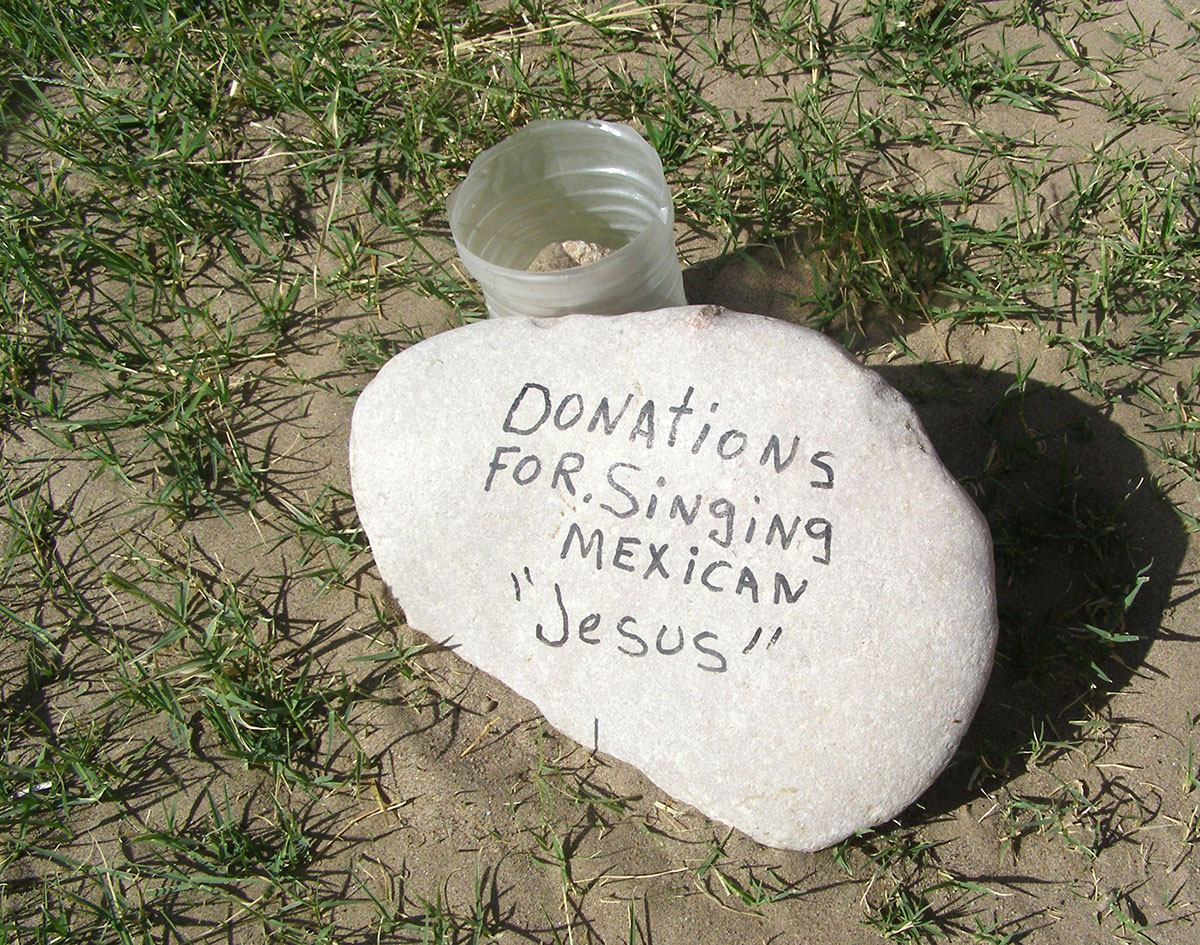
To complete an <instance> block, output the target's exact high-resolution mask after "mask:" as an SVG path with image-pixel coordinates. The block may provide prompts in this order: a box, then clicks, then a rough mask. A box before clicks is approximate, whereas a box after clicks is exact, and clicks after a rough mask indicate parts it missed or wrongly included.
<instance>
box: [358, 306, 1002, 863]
mask: <svg viewBox="0 0 1200 945" xmlns="http://www.w3.org/2000/svg"><path fill="white" fill-rule="evenodd" d="M350 467H351V476H352V483H353V489H354V496H355V501H356V503H357V507H358V513H359V517H360V519H361V521H362V524H363V527H364V528H365V529H366V532H367V535H368V537H369V538H370V541H371V548H372V550H373V551H374V554H375V560H376V562H377V563H378V566H379V571H380V574H381V575H382V577H383V579H384V581H385V582H386V583H387V585H388V586H389V587H390V588H391V590H392V592H393V593H394V594H395V596H396V598H397V599H398V600H399V602H400V604H401V605H402V606H403V607H404V610H405V613H406V614H407V617H408V621H409V623H410V624H411V625H412V626H413V627H415V628H416V629H418V630H421V631H422V632H424V633H425V634H427V635H428V636H430V637H432V638H434V639H436V640H438V641H446V642H448V643H449V644H450V645H452V646H454V647H456V652H457V653H458V654H459V655H460V656H462V657H463V658H465V659H467V660H468V661H470V662H471V663H473V664H474V665H476V666H478V667H479V668H480V669H482V670H484V671H486V672H488V673H490V674H492V675H493V676H495V677H497V678H498V679H500V680H501V681H502V682H504V683H506V684H507V685H509V686H511V687H512V688H513V689H514V690H516V691H517V692H518V693H520V694H521V695H523V696H525V697H527V698H529V699H531V700H532V701H533V702H534V703H536V704H537V705H538V706H539V708H540V709H541V710H542V712H543V713H544V714H545V716H546V718H547V719H548V720H549V721H550V722H551V723H552V724H553V725H555V726H556V727H557V728H559V729H560V730H562V731H563V732H564V733H566V734H567V735H569V736H570V737H572V738H574V739H576V740H577V741H579V742H580V743H582V744H583V745H585V746H587V747H589V748H591V747H597V748H598V749H599V750H601V751H604V752H607V753H608V754H611V755H614V756H616V757H618V758H620V759H623V760H624V761H627V762H629V763H631V764H633V765H635V766H637V767H638V768H640V769H641V770H642V771H643V772H644V773H645V774H646V775H647V776H648V777H649V778H650V779H651V780H652V781H654V782H655V783H656V784H657V785H659V787H661V788H662V789H663V790H665V791H666V792H668V793H669V794H671V795H673V796H674V797H676V798H678V799H680V800H683V801H686V802H688V803H690V804H693V805H694V806H695V807H697V808H699V809H700V810H701V811H703V812H704V813H705V814H707V815H709V816H711V817H713V818H715V819H717V820H720V821H723V822H724V823H726V824H729V825H732V826H734V827H737V828H739V829H741V830H744V831H745V832H746V833H748V834H750V835H751V836H752V837H755V838H756V839H758V840H760V841H762V842H763V843H766V844H769V845H771V846H777V847H785V848H791V849H801V850H813V849H818V848H821V847H824V846H827V845H829V844H831V843H835V842H837V841H839V840H841V839H843V838H844V837H846V836H848V835H850V834H852V833H854V832H855V831H858V830H861V829H863V828H866V827H869V826H872V825H875V824H878V823H880V822H882V821H885V820H887V819H889V818H891V817H894V816H895V815H897V814H899V813H900V812H901V811H902V810H903V809H904V808H905V807H906V806H908V805H909V804H910V803H912V802H913V801H914V800H916V798H917V797H918V796H919V795H920V794H921V793H922V792H923V791H924V790H925V789H926V788H927V787H928V786H929V785H930V783H931V782H932V781H933V780H934V779H935V778H936V777H937V775H938V774H939V773H940V772H941V771H942V769H943V768H944V767H945V765H946V764H947V763H948V762H949V761H950V758H951V756H952V755H953V753H954V751H955V748H956V746H957V745H958V743H959V740H960V739H961V738H962V735H963V733H964V732H965V731H966V728H967V725H968V723H969V722H970V720H971V716H972V714H973V713H974V711H975V708H976V706H977V705H978V702H979V699H980V696H981V695H982V692H983V688H984V685H985V683H986V681H987V677H988V673H989V670H990V667H991V662H992V654H993V649H994V645H995V635H996V608H995V585H994V577H993V571H992V550H991V542H990V539H989V535H988V530H987V527H986V524H985V523H984V521H983V519H982V517H981V516H980V514H979V512H978V511H977V510H976V508H975V507H974V505H973V504H972V503H971V501H970V499H968V498H967V496H966V494H965V493H964V492H963V491H962V490H961V489H960V488H959V486H958V485H957V484H956V483H955V482H954V480H953V479H952V478H951V476H950V475H949V474H948V473H947V472H946V470H945V468H944V467H943V466H942V465H941V463H940V462H939V461H938V459H937V457H936V456H935V454H934V452H933V449H932V447H931V446H930V444H929V441H928V439H927V438H926V436H925V434H924V432H923V430H922V429H921V425H920V423H919V422H918V420H917V417H916V415H915V414H914V413H913V411H912V408H911V407H909V405H908V404H907V403H906V402H905V401H904V400H903V399H902V398H901V397H900V395H899V394H897V393H896V392H895V391H894V390H892V388H890V387H888V386H887V384H885V383H884V382H883V381H882V380H881V379H880V378H879V377H878V376H876V375H875V374H873V373H872V372H870V371H868V370H866V369H864V368H862V367H861V366H859V365H858V364H857V363H856V362H855V361H854V360H853V359H852V358H850V357H849V356H848V355H847V354H846V353H845V352H844V351H843V350H842V349H841V348H839V347H838V346H837V345H836V344H834V343H833V342H831V341H830V340H828V339H827V338H825V337H824V336H822V335H820V334H818V333H815V332H812V331H809V330H806V329H803V328H799V327H797V326H795V325H791V324H787V323H784V322H779V321H774V320H771V319H766V318H762V317H759V316H755V315H746V314H740V313H733V312H724V311H721V310H719V309H714V308H711V307H705V308H698V307H688V308H677V309H665V310H662V311H656V312H645V313H635V314H631V315H623V316H616V317H594V316H585V315H572V316H567V317H565V318H560V319H525V318H506V319H497V320H492V321H486V322H479V323H477V324H473V325H469V326H467V327H464V328H458V329H455V330H453V331H450V332H446V333H445V334H442V335H438V336H436V337H434V338H432V339H430V340H428V341H425V342H422V343H421V344H419V345H416V346H415V347H413V348H410V349H408V350H407V351H405V352H403V353H402V354H400V355H398V356H396V357H395V358H394V359H393V360H392V361H391V362H389V363H388V364H387V365H386V366H385V367H384V368H383V370H382V371H381V372H380V373H379V376H378V377H377V378H376V379H375V380H374V381H372V383H371V384H370V385H369V386H368V387H367V389H366V390H365V391H364V392H363V394H362V396H361V397H360V398H359V401H358V404H357V405H356V408H355V412H354V420H353V425H352V430H351V441H350ZM777 467H782V468H778V469H777ZM564 621H565V622H564Z"/></svg>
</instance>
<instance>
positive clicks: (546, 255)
mask: <svg viewBox="0 0 1200 945" xmlns="http://www.w3.org/2000/svg"><path fill="white" fill-rule="evenodd" d="M611 254H612V250H611V249H608V248H607V247H604V246H601V245H599V244H598V243H587V242H584V241H583V240H563V241H562V242H561V243H550V244H548V245H547V246H545V247H543V249H542V250H541V252H539V253H538V254H537V255H536V256H535V257H534V258H533V262H531V263H530V264H529V267H528V269H527V270H526V271H527V272H557V271H558V270H561V269H574V268H575V267H577V266H586V265H587V264H588V263H594V262H597V261H598V260H601V259H603V258H604V257H605V256H609V255H611Z"/></svg>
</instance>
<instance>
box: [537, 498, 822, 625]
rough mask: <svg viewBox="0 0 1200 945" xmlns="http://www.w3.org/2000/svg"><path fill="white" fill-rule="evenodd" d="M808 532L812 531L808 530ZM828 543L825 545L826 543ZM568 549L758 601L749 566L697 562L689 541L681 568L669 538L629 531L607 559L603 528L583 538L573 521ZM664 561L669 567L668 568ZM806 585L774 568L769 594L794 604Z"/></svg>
mask: <svg viewBox="0 0 1200 945" xmlns="http://www.w3.org/2000/svg"><path fill="white" fill-rule="evenodd" d="M815 521H820V522H822V523H824V524H823V529H824V532H825V534H826V537H828V533H829V529H830V528H831V526H830V525H829V523H828V522H827V521H825V520H824V519H812V520H810V524H811V523H812V522H815ZM809 534H810V535H812V532H809ZM827 547H828V546H827ZM572 551H577V552H578V554H579V556H580V557H581V558H582V559H583V560H585V561H587V560H589V559H590V560H593V561H594V562H595V564H596V570H597V571H600V570H603V569H604V567H605V566H606V565H607V566H608V567H610V568H614V569H616V570H618V571H625V572H628V573H629V574H639V573H640V574H641V576H642V580H649V579H650V578H651V577H657V578H659V579H660V580H671V579H672V578H674V579H675V580H681V581H682V582H683V583H684V584H691V583H692V582H693V581H695V582H696V583H697V584H698V585H699V586H700V587H703V588H706V589H707V590H709V591H712V592H713V593H714V594H721V593H723V592H725V591H732V592H733V593H734V594H736V595H738V596H744V597H746V598H747V599H749V600H750V601H753V602H754V603H756V604H757V603H758V602H759V591H760V583H759V579H758V575H756V574H755V573H754V571H753V569H751V568H750V567H749V566H747V565H743V566H742V567H741V569H740V570H739V569H738V568H737V567H736V566H735V565H734V564H733V563H732V562H730V561H725V560H717V561H707V562H704V563H703V564H699V565H698V564H697V557H696V556H697V555H699V553H700V549H699V548H698V547H697V546H695V545H692V546H691V547H690V548H689V549H688V558H687V563H686V564H685V565H684V566H683V570H682V572H681V571H680V570H679V566H678V565H677V564H676V561H677V559H678V558H680V557H681V556H680V555H678V554H671V545H670V543H669V542H662V543H661V544H655V543H654V542H652V541H647V542H646V543H645V544H644V545H643V542H642V539H640V538H636V537H634V536H633V535H622V536H620V537H619V538H618V539H617V541H616V546H615V547H613V549H612V556H611V559H610V558H609V556H607V555H605V553H604V532H603V531H602V530H601V529H599V528H597V529H594V530H593V531H592V534H591V535H590V536H588V537H587V538H585V537H584V534H583V529H581V528H580V527H579V524H578V523H577V522H572V523H571V525H570V527H569V528H568V529H567V537H566V538H565V539H564V540H563V545H562V551H561V552H560V554H559V558H561V559H562V560H564V561H565V560H566V559H567V557H568V556H569V555H570V554H571V552H572ZM813 560H814V561H819V562H821V563H823V564H827V563H828V560H827V559H826V560H822V559H821V558H819V557H817V556H815V555H814V556H813ZM668 565H669V566H670V568H669V569H668ZM770 586H771V585H768V587H767V588H764V589H763V590H764V596H763V600H767V596H766V594H767V593H769V592H770V591H769V588H770ZM807 589H808V581H807V580H802V581H800V583H799V584H797V585H796V586H795V587H793V586H792V583H791V581H789V580H788V577H787V575H785V574H783V573H782V572H780V571H776V572H775V578H774V596H773V597H772V598H771V599H772V600H773V602H774V603H776V604H782V603H787V604H794V603H796V601H798V600H799V599H800V595H801V594H803V593H804V592H805V591H806V590H807Z"/></svg>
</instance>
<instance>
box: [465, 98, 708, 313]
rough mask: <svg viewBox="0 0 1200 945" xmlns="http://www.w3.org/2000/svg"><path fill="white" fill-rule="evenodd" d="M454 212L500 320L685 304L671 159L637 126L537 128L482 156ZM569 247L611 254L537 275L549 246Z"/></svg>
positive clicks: (472, 266)
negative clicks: (667, 170) (535, 267)
mask: <svg viewBox="0 0 1200 945" xmlns="http://www.w3.org/2000/svg"><path fill="white" fill-rule="evenodd" d="M447 211H448V217H449V221H450V231H451V233H452V234H453V236H454V243H455V246H457V248H458V253H459V256H460V257H461V258H462V261H463V264H464V265H465V266H466V267H467V270H468V271H469V272H470V273H471V275H472V276H474V277H475V279H476V280H478V282H479V284H480V286H481V288H482V289H483V296H484V300H485V302H486V303H487V308H488V314H489V315H491V316H493V317H495V316H500V315H535V316H554V315H569V314H574V313H580V312H582V313H588V314H592V315H617V314H622V313H625V312H633V311H647V310H651V309H657V308H664V307H669V306H674V305H682V304H684V303H685V301H686V300H685V298H684V294H683V274H682V272H681V271H680V266H679V257H678V255H677V254H676V251H675V226H674V225H675V213H674V208H673V206H672V203H671V192H670V190H669V189H668V187H667V182H666V178H665V177H664V176H663V169H662V162H661V160H659V157H658V154H657V153H656V152H655V151H654V149H653V148H652V147H650V145H649V144H648V143H647V142H646V141H645V140H644V139H643V138H642V137H641V136H640V135H639V134H638V133H637V132H636V131H634V130H633V129H632V128H630V127H628V126H626V125H620V124H615V123H612V122H605V121H535V122H532V123H531V124H529V125H526V126H525V127H524V128H522V129H521V130H520V131H518V132H517V133H516V134H514V135H512V136H511V137H509V138H507V139H506V140H504V141H502V142H501V143H500V144H498V145H496V146H495V147H493V148H490V149H488V150H487V151H484V152H483V153H482V154H481V155H479V157H477V158H476V159H475V161H474V163H473V164H472V165H471V168H470V170H469V172H468V173H467V177H466V179H465V180H464V181H463V182H462V184H461V185H459V187H458V188H457V189H456V190H455V191H454V193H453V194H451V196H450V200H449V202H448V204H447ZM567 241H582V242H585V243H592V244H595V245H597V246H602V247H605V248H607V249H609V250H612V252H611V253H610V254H609V255H607V256H604V257H603V258H601V259H598V260H596V261H594V262H589V263H587V264H586V265H581V266H577V267H575V268H570V269H563V270H559V271H553V272H529V271H528V269H529V267H530V265H531V264H533V262H534V260H535V259H536V258H537V257H538V255H539V253H541V252H542V251H543V250H544V249H545V248H546V247H547V246H548V245H549V244H552V243H559V242H567Z"/></svg>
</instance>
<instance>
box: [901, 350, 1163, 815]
mask: <svg viewBox="0 0 1200 945" xmlns="http://www.w3.org/2000/svg"><path fill="white" fill-rule="evenodd" d="M878 372H879V373H880V374H881V375H882V376H883V377H884V378H885V379H886V380H887V381H888V382H889V383H890V384H892V386H893V387H895V388H897V389H898V390H900V391H901V392H902V393H903V394H904V395H905V396H906V397H907V398H908V399H909V401H910V402H911V403H912V404H913V406H914V407H915V408H916V410H917V413H918V414H919V415H920V417H921V421H922V423H923V424H924V426H925V429H926V431H927V432H928V434H929V436H930V439H931V440H932V441H933V443H934V446H935V447H936V448H937V451H938V454H939V455H940V456H941V458H942V461H943V462H944V463H945V464H946V466H947V467H948V468H949V470H950V471H951V473H952V474H953V475H954V476H955V478H957V479H958V481H959V482H960V483H962V484H963V485H964V486H965V487H966V488H967V490H968V491H969V492H970V493H971V495H972V497H973V498H974V499H975V502H976V504H977V505H978V506H979V508H980V509H981V511H982V512H983V513H984V515H985V517H986V518H987V520H988V525H989V526H990V528H991V533H992V541H993V544H994V547H995V554H996V572H997V575H996V578H997V590H998V601H999V611H1000V640H999V644H998V648H997V658H996V664H995V668H994V670H993V672H992V678H991V681H990V683H989V685H988V689H987V691H986V693H985V695H984V698H983V702H982V704H981V705H980V707H979V710H978V712H977V714H976V717H975V721H974V723H973V725H972V727H971V731H970V733H969V734H968V736H967V738H966V741H965V743H964V745H963V755H962V759H961V760H962V762H963V763H960V764H958V765H955V766H954V767H952V768H951V769H950V771H948V772H947V773H946V774H945V775H943V776H942V778H941V779H940V780H939V781H938V782H937V784H935V785H934V787H933V788H932V789H931V791H930V792H928V794H927V795H926V796H925V798H924V799H923V802H922V804H923V806H924V807H925V809H926V814H927V815H928V814H929V813H932V814H935V815H936V814H938V813H941V812H944V811H946V810H951V809H954V808H956V807H958V806H960V805H961V804H963V803H965V802H966V801H967V800H969V798H970V791H969V786H970V784H971V782H972V781H973V780H974V779H975V778H976V777H977V776H978V775H979V774H980V773H983V774H984V775H995V776H998V777H999V778H1000V779H1001V780H1002V781H1004V782H1007V781H1009V780H1012V779H1013V778H1016V777H1018V776H1019V775H1020V774H1022V773H1023V772H1024V770H1025V766H1026V762H1027V761H1028V752H1029V750H1030V748H1031V746H1032V745H1034V744H1036V743H1038V742H1044V743H1051V748H1050V751H1052V752H1053V751H1054V749H1053V747H1052V743H1054V742H1071V741H1075V740H1077V739H1078V738H1080V737H1081V735H1082V732H1081V731H1080V728H1081V726H1082V725H1086V724H1087V720H1088V718H1089V716H1102V715H1103V710H1104V707H1105V705H1106V703H1107V702H1108V700H1109V697H1110V695H1111V694H1112V693H1115V692H1119V691H1121V690H1122V689H1124V688H1125V687H1126V686H1127V685H1129V683H1130V681H1131V680H1132V679H1133V678H1134V677H1135V676H1138V675H1146V674H1150V675H1153V674H1154V670H1153V668H1152V667H1150V666H1149V665H1148V664H1147V663H1146V655H1147V652H1148V650H1149V648H1150V646H1151V644H1152V643H1153V642H1154V641H1155V640H1156V639H1161V638H1163V637H1165V636H1166V635H1168V631H1166V630H1164V629H1163V627H1162V617H1163V612H1164V610H1165V609H1166V607H1167V606H1168V604H1169V603H1170V601H1171V598H1172V589H1173V587H1174V586H1175V582H1176V578H1177V575H1178V574H1179V570H1180V566H1181V564H1182V562H1183V557H1184V552H1185V549H1186V546H1187V537H1186V533H1185V531H1184V529H1183V526H1182V523H1181V522H1180V520H1179V518H1178V516H1177V515H1176V514H1175V512H1174V510H1173V509H1172V507H1171V505H1170V503H1169V502H1167V500H1166V499H1164V498H1163V497H1162V496H1161V495H1160V494H1159V493H1158V491H1157V489H1156V487H1155V486H1154V483H1153V478H1152V475H1151V471H1150V470H1149V469H1148V467H1147V465H1146V460H1145V457H1144V455H1143V453H1142V451H1141V449H1140V448H1139V447H1138V446H1137V445H1136V444H1135V443H1134V442H1132V441H1131V440H1130V439H1129V438H1128V437H1127V436H1126V434H1125V431H1124V430H1123V429H1122V428H1121V427H1120V426H1119V425H1117V424H1116V423H1114V422H1113V421H1111V420H1109V419H1108V418H1107V417H1106V416H1105V414H1104V412H1103V411H1102V410H1100V409H1098V408H1096V407H1095V406H1093V405H1091V404H1089V403H1086V402H1085V401H1083V400H1081V399H1080V398H1078V397H1076V396H1074V395H1072V394H1070V393H1067V392H1066V391H1063V390H1062V389H1060V388H1057V387H1051V386H1047V385H1045V384H1041V383H1037V382H1035V381H1032V380H1026V381H1024V382H1023V383H1022V382H1021V381H1020V380H1019V379H1018V378H1017V377H1016V376H1015V375H1013V374H1011V373H1009V372H1007V371H998V370H985V369H982V368H974V367H967V366H962V365H933V364H925V365H920V366H916V367H912V366H895V365H890V366H886V367H883V368H879V369H878ZM1133 595H1136V596H1133ZM1131 596H1133V599H1132V602H1129V603H1127V602H1128V601H1129V599H1130V597H1131Z"/></svg>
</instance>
